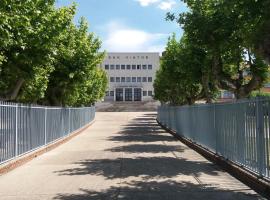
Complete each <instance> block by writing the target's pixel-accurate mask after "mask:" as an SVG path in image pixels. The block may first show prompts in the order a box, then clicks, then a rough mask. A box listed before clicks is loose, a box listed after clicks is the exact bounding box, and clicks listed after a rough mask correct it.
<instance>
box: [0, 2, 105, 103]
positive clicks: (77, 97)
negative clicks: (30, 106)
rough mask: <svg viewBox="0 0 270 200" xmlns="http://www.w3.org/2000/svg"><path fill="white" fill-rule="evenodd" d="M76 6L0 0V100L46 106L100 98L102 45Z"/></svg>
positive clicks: (102, 73)
mask: <svg viewBox="0 0 270 200" xmlns="http://www.w3.org/2000/svg"><path fill="white" fill-rule="evenodd" d="M74 14H75V5H72V6H70V7H62V8H56V7H55V0H2V1H0V100H6V101H20V102H27V103H44V104H48V105H69V106H73V105H76V106H80V105H90V104H93V103H94V102H95V101H97V100H98V99H100V98H102V96H103V95H104V94H105V90H106V87H107V78H106V75H105V72H104V71H102V70H101V69H99V68H98V65H99V63H100V62H101V61H102V59H103V56H104V53H99V52H98V50H99V49H100V46H101V42H100V41H99V40H98V38H96V37H95V36H94V34H93V33H88V25H87V23H86V21H85V20H84V19H82V20H81V21H80V24H79V26H78V27H77V26H75V25H74V24H73V22H72V20H73V17H74Z"/></svg>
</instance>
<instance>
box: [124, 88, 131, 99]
mask: <svg viewBox="0 0 270 200" xmlns="http://www.w3.org/2000/svg"><path fill="white" fill-rule="evenodd" d="M125 101H132V88H126V89H125Z"/></svg>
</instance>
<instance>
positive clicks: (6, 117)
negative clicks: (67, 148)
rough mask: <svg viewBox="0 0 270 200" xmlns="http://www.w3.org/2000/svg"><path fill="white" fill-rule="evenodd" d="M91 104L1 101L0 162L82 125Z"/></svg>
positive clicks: (91, 111)
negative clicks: (80, 105)
mask: <svg viewBox="0 0 270 200" xmlns="http://www.w3.org/2000/svg"><path fill="white" fill-rule="evenodd" d="M94 118H95V108H94V107H82V108H60V107H43V106H33V105H24V104H15V103H7V102H0V164H2V163H4V162H7V161H9V160H11V159H14V158H16V157H17V156H20V155H23V154H26V153H28V152H30V151H33V150H36V149H38V148H40V147H43V146H46V145H48V144H50V143H52V142H55V141H56V140H58V139H61V138H63V137H66V136H68V135H69V134H71V133H72V132H74V131H76V130H78V129H80V128H82V127H84V126H85V125H87V124H88V123H90V122H91V121H92V120H93V119H94Z"/></svg>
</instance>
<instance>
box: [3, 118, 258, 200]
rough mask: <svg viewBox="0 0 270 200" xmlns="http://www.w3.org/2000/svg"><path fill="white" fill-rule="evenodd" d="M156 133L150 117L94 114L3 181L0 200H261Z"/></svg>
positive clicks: (163, 134) (194, 153)
mask: <svg viewBox="0 0 270 200" xmlns="http://www.w3.org/2000/svg"><path fill="white" fill-rule="evenodd" d="M259 198H260V197H259V196H258V195H256V193H255V192H254V191H252V190H250V189H249V188H248V187H247V186H245V185H244V184H242V183H240V182H239V181H238V180H236V179H235V178H233V177H231V176H230V175H229V174H227V173H226V172H224V171H222V170H221V169H220V168H219V167H217V166H215V165H214V164H212V163H210V162H208V161H207V160H205V159H204V158H203V157H202V156H200V155H199V154H197V153H196V152H194V151H193V150H191V149H189V148H188V147H187V146H185V145H184V144H182V143H181V142H179V141H177V140H175V139H174V138H173V137H172V136H171V135H170V134H168V133H166V132H165V131H163V130H162V129H160V128H159V126H158V125H157V123H156V122H155V114H154V113H97V118H96V122H95V123H94V124H93V125H92V126H91V127H90V128H88V129H87V130H86V131H85V132H84V133H82V134H80V135H79V136H77V137H75V138H74V139H72V140H71V141H69V142H68V143H66V144H64V145H62V146H60V147H58V148H56V149H55V150H53V151H51V152H48V153H46V154H44V155H42V156H40V157H38V158H36V159H34V160H32V161H31V162H29V163H27V164H26V165H24V166H22V167H19V168H17V169H15V170H14V171H12V172H10V173H8V174H5V175H3V176H0V199H4V200H11V199H12V200H21V199H23V200H32V199H38V200H42V199H59V200H73V199H76V200H78V199H79V200H80V199H106V200H107V199H108V200H111V199H134V200H135V199H138V200H141V199H143V200H145V199H146V200H147V199H153V200H159V199H160V200H174V199H177V200H178V199H181V200H182V199H200V200H201V199H207V200H210V199H217V200H222V199H259Z"/></svg>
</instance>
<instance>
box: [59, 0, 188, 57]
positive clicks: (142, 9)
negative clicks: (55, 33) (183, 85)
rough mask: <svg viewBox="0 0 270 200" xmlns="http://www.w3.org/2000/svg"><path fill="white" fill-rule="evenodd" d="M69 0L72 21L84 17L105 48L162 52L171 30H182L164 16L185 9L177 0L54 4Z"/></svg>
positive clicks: (81, 0)
mask: <svg viewBox="0 0 270 200" xmlns="http://www.w3.org/2000/svg"><path fill="white" fill-rule="evenodd" d="M72 2H75V3H76V4H77V14H76V16H75V19H74V20H75V22H78V20H79V19H80V17H82V16H83V17H85V18H86V19H87V21H88V23H89V25H90V26H89V31H90V32H94V33H95V34H96V35H97V36H98V37H99V38H100V39H101V40H102V50H106V51H107V52H162V51H164V49H165V46H166V43H167V40H168V37H169V36H170V35H171V34H172V33H173V32H174V33H176V35H177V36H178V38H180V37H181V35H182V34H183V31H182V30H181V28H180V26H179V25H178V24H177V23H176V22H170V21H166V20H165V17H166V13H167V12H173V13H180V12H183V11H186V10H187V8H186V6H185V4H184V3H182V2H181V1H180V0H57V6H58V7H61V6H67V5H70V4H72Z"/></svg>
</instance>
